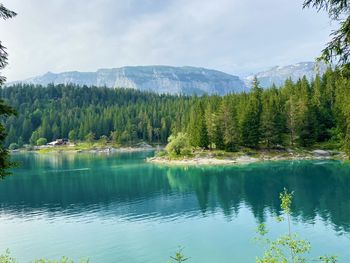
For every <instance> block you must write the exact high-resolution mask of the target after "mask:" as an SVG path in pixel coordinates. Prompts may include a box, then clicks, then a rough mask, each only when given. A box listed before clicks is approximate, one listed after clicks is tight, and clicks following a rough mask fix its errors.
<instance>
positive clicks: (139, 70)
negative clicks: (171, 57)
mask: <svg viewBox="0 0 350 263" xmlns="http://www.w3.org/2000/svg"><path fill="white" fill-rule="evenodd" d="M19 82H22V83H32V84H40V85H48V84H50V83H54V84H68V83H72V84H77V85H86V86H106V87H110V88H115V87H123V88H132V89H138V90H142V91H151V92H157V93H166V94H185V95H192V94H197V95H202V94H205V93H206V94H218V95H224V94H228V93H235V92H242V91H247V90H248V89H247V87H246V86H245V84H244V83H243V81H242V80H241V79H240V78H239V77H237V76H233V75H229V74H226V73H223V72H220V71H216V70H210V69H205V68H195V67H169V66H143V67H122V68H113V69H99V70H98V71H96V72H77V71H72V72H64V73H57V74H55V73H51V72H48V73H46V74H44V75H42V76H39V77H34V78H31V79H27V80H23V81H19ZM10 84H14V83H10Z"/></svg>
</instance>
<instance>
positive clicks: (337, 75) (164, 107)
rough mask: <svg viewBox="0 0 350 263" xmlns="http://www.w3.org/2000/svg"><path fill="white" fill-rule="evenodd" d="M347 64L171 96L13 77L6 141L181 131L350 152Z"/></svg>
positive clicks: (159, 137) (200, 141)
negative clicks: (275, 83) (225, 90)
mask: <svg viewBox="0 0 350 263" xmlns="http://www.w3.org/2000/svg"><path fill="white" fill-rule="evenodd" d="M349 75H350V71H349V69H347V68H343V69H342V70H339V69H336V70H332V69H329V70H328V71H327V72H326V73H325V74H324V75H323V76H316V77H315V79H314V80H312V81H311V82H309V81H308V80H307V79H306V78H302V79H299V80H298V81H297V82H296V83H293V82H292V81H290V80H287V81H286V82H285V84H284V86H283V87H281V88H277V87H271V88H269V89H266V90H263V89H261V88H260V87H259V83H258V82H257V81H255V82H254V84H253V87H252V89H251V92H250V93H241V94H230V95H226V96H223V97H220V96H201V97H196V96H194V97H187V96H170V95H158V94H153V93H144V92H141V91H136V90H131V89H109V88H103V87H79V86H75V85H56V86H55V85H49V86H47V87H42V86H34V85H26V84H17V85H14V86H10V87H5V88H2V89H1V94H0V96H1V97H2V98H4V100H5V102H6V103H8V104H9V105H10V106H12V107H14V108H15V109H16V111H17V116H11V117H10V118H8V119H7V120H6V123H5V125H6V129H7V131H8V136H7V138H6V142H5V143H6V146H9V145H10V144H12V143H16V144H18V145H19V146H23V145H24V144H32V145H35V144H36V142H37V140H38V139H39V138H45V139H46V140H47V141H51V140H54V139H58V138H69V139H70V140H74V141H86V140H99V139H101V138H102V139H105V140H106V139H107V140H109V141H112V142H114V143H118V144H120V145H132V144H134V143H137V142H140V141H145V142H148V143H152V144H155V143H160V144H166V143H167V139H168V137H169V136H170V135H171V134H177V133H179V132H184V133H186V134H187V135H188V137H189V141H190V143H191V144H192V146H194V147H201V148H207V149H220V150H226V151H236V150H238V149H239V148H240V147H248V148H260V147H262V148H276V147H281V146H284V147H293V146H295V147H312V146H314V145H316V144H320V143H324V144H329V145H333V146H334V145H335V146H336V147H337V148H339V149H342V150H344V151H346V152H347V153H349V152H350V78H349Z"/></svg>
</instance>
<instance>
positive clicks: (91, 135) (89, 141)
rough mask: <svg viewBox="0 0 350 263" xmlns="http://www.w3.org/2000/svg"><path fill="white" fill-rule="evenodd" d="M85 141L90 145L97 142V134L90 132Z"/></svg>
mask: <svg viewBox="0 0 350 263" xmlns="http://www.w3.org/2000/svg"><path fill="white" fill-rule="evenodd" d="M84 139H85V141H87V142H88V143H93V142H94V141H95V134H94V133H93V132H89V133H88V134H86V135H85V138H84Z"/></svg>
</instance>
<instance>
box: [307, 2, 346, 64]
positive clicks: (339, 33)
mask: <svg viewBox="0 0 350 263" xmlns="http://www.w3.org/2000/svg"><path fill="white" fill-rule="evenodd" d="M305 7H314V8H316V9H317V10H318V11H320V10H325V11H327V12H328V14H329V17H330V18H331V19H332V20H335V21H337V24H339V28H338V29H336V30H335V31H333V32H332V34H331V36H332V40H331V41H330V42H329V43H328V44H327V46H326V48H325V49H324V50H323V51H322V55H321V57H320V59H323V60H325V61H327V62H332V61H337V62H338V63H339V64H342V65H345V64H348V63H349V62H350V3H349V1H348V0H305V1H304V8H305Z"/></svg>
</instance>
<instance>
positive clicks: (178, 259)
mask: <svg viewBox="0 0 350 263" xmlns="http://www.w3.org/2000/svg"><path fill="white" fill-rule="evenodd" d="M182 251H183V248H181V247H180V248H179V250H178V251H177V252H176V253H175V256H171V257H170V261H168V263H171V262H177V263H181V262H185V261H186V260H188V259H189V258H187V257H185V256H184V254H183V253H182Z"/></svg>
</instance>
